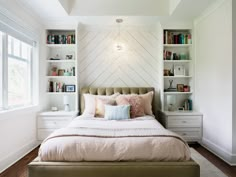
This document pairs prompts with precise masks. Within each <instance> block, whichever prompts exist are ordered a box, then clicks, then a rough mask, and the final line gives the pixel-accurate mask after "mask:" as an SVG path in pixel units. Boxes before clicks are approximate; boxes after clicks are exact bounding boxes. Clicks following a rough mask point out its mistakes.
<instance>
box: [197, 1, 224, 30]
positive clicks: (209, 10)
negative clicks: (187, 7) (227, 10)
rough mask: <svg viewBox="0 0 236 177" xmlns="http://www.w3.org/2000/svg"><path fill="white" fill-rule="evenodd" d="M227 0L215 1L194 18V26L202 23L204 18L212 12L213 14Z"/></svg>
mask: <svg viewBox="0 0 236 177" xmlns="http://www.w3.org/2000/svg"><path fill="white" fill-rule="evenodd" d="M225 1H227V0H217V1H216V2H215V3H213V4H212V5H211V6H209V7H208V8H207V9H206V10H204V11H203V13H202V14H201V15H200V16H199V17H197V18H196V19H195V20H194V22H193V23H194V26H195V25H197V24H198V23H200V22H201V21H202V20H204V19H205V18H206V17H208V16H209V15H210V14H212V13H213V12H214V11H215V10H216V9H217V8H219V7H220V6H221V5H222V4H223V3H224V2H225Z"/></svg>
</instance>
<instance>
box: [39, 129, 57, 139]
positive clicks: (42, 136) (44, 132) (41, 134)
mask: <svg viewBox="0 0 236 177" xmlns="http://www.w3.org/2000/svg"><path fill="white" fill-rule="evenodd" d="M55 130H56V129H39V130H38V140H44V139H45V138H47V137H48V136H49V135H50V134H51V133H52V132H54V131H55Z"/></svg>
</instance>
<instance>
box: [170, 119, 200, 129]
mask: <svg viewBox="0 0 236 177" xmlns="http://www.w3.org/2000/svg"><path fill="white" fill-rule="evenodd" d="M167 124H168V127H169V128H171V127H201V116H168V120H167Z"/></svg>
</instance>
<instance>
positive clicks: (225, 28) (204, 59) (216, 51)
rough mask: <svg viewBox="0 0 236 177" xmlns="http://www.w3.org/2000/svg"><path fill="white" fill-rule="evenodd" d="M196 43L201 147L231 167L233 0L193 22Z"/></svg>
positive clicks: (218, 5) (220, 2)
mask: <svg viewBox="0 0 236 177" xmlns="http://www.w3.org/2000/svg"><path fill="white" fill-rule="evenodd" d="M195 40H196V43H195V47H196V51H195V53H196V65H195V66H196V68H195V69H196V91H195V93H196V96H195V98H196V107H197V108H198V109H199V110H200V111H201V112H202V113H203V115H204V118H203V144H204V145H205V146H206V147H208V148H210V149H211V150H212V151H214V152H216V153H217V154H218V155H219V156H221V157H222V158H223V159H224V160H226V161H228V162H229V163H232V96H233V95H232V92H233V90H232V0H225V1H218V2H217V4H214V5H213V6H212V7H211V8H209V9H208V12H206V13H205V14H203V16H202V17H200V18H199V19H197V20H196V22H195Z"/></svg>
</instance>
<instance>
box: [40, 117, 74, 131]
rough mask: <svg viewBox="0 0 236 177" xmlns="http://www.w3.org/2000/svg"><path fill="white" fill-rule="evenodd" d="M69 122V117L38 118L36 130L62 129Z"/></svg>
mask: <svg viewBox="0 0 236 177" xmlns="http://www.w3.org/2000/svg"><path fill="white" fill-rule="evenodd" d="M71 120H72V118H70V117H60V118H54V117H39V118H38V128H62V127H65V126H66V125H68V124H69V123H70V121H71Z"/></svg>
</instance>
